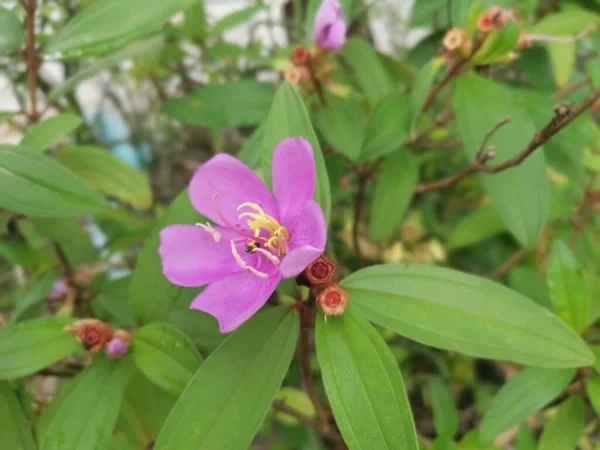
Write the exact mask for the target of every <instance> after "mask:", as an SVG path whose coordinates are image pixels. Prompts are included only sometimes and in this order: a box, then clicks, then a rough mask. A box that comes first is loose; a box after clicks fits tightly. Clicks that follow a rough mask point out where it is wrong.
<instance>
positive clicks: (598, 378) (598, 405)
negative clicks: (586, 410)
mask: <svg viewBox="0 0 600 450" xmlns="http://www.w3.org/2000/svg"><path fill="white" fill-rule="evenodd" d="M585 391H586V392H587V396H588V398H589V399H590V403H591V404H592V407H593V408H594V411H596V414H597V415H600V375H592V376H590V377H587V378H586V379H585Z"/></svg>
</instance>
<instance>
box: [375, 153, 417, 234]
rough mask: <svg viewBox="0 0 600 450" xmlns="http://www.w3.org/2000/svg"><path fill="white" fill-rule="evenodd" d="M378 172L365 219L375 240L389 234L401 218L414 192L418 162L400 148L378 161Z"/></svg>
mask: <svg viewBox="0 0 600 450" xmlns="http://www.w3.org/2000/svg"><path fill="white" fill-rule="evenodd" d="M378 175H379V176H378V178H377V184H376V185H375V193H374V194H373V202H372V206H371V218H370V221H369V232H370V234H371V237H372V238H373V239H374V240H376V241H378V240H380V239H383V238H384V237H386V236H388V235H390V234H391V233H392V232H393V230H394V227H395V226H396V225H397V224H398V223H399V222H400V220H402V217H403V216H404V213H405V212H406V210H407V208H408V205H409V204H410V201H411V199H412V197H413V193H414V191H415V185H416V184H417V179H418V177H419V163H418V162H417V159H416V158H415V157H413V156H412V155H411V154H410V153H409V152H408V150H401V151H399V152H397V153H394V154H393V155H391V156H389V157H387V158H386V159H385V160H384V161H383V162H382V164H381V168H380V169H379V174H378Z"/></svg>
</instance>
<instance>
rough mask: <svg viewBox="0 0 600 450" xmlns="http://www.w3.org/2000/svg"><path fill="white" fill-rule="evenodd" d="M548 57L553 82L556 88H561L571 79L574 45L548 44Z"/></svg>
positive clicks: (574, 52)
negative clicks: (552, 73) (550, 62)
mask: <svg viewBox="0 0 600 450" xmlns="http://www.w3.org/2000/svg"><path fill="white" fill-rule="evenodd" d="M548 55H549V56H550V61H552V67H553V68H554V81H555V83H556V86H557V87H563V86H565V85H566V84H567V83H568V82H569V79H570V78H571V74H572V73H573V70H574V69H575V59H576V48H575V43H574V42H570V43H557V42H549V43H548Z"/></svg>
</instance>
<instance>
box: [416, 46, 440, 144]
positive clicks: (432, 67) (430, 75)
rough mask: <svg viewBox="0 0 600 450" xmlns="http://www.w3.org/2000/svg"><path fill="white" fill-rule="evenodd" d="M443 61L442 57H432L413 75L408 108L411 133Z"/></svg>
mask: <svg viewBox="0 0 600 450" xmlns="http://www.w3.org/2000/svg"><path fill="white" fill-rule="evenodd" d="M444 62H445V60H444V58H433V59H432V60H431V61H429V62H428V63H427V64H425V65H424V66H423V67H421V69H419V71H418V72H417V75H416V76H415V81H414V83H413V86H412V90H411V92H410V108H411V111H412V113H411V115H412V119H411V134H412V133H414V132H415V125H416V123H417V119H418V118H419V116H420V115H421V112H422V111H423V107H424V106H425V102H426V101H427V97H428V96H429V92H430V91H431V88H432V86H433V82H434V80H435V77H436V75H437V74H438V72H439V71H440V69H441V68H442V66H443V65H444Z"/></svg>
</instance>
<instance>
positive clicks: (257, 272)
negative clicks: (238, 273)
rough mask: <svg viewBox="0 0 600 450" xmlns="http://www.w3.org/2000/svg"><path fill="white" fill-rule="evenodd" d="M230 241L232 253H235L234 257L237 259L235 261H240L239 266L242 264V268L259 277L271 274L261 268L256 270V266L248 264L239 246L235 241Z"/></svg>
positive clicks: (266, 276)
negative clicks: (236, 245)
mask: <svg viewBox="0 0 600 450" xmlns="http://www.w3.org/2000/svg"><path fill="white" fill-rule="evenodd" d="M229 243H230V244H231V253H232V254H233V258H234V259H235V262H236V263H238V266H240V267H241V268H242V269H244V270H247V271H248V272H250V273H251V274H252V275H255V276H257V277H259V278H268V276H269V275H268V274H266V273H264V272H261V271H259V270H256V269H255V268H254V267H252V266H249V265H248V264H246V262H245V261H244V260H243V259H242V257H241V256H240V254H239V253H238V251H237V248H236V247H235V242H233V241H229Z"/></svg>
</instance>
